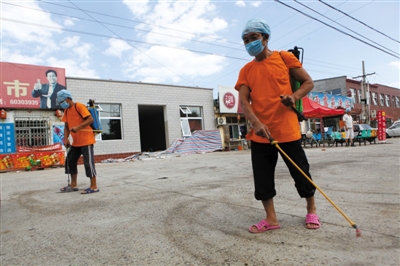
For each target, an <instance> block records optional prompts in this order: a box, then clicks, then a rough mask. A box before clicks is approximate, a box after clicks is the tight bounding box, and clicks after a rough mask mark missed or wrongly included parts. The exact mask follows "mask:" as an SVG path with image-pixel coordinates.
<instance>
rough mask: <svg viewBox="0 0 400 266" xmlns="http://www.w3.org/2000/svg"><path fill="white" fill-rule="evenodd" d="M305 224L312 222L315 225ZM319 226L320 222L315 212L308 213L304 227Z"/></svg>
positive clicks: (316, 227) (315, 227)
mask: <svg viewBox="0 0 400 266" xmlns="http://www.w3.org/2000/svg"><path fill="white" fill-rule="evenodd" d="M307 224H314V225H317V226H314V227H310V226H309V225H307ZM320 227H321V223H320V221H319V218H318V215H316V214H315V213H309V214H307V215H306V228H307V229H318V228H320Z"/></svg>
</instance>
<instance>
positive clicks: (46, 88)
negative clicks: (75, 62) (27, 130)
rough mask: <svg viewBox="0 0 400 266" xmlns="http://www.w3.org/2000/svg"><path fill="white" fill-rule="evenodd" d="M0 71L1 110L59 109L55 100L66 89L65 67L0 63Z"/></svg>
mask: <svg viewBox="0 0 400 266" xmlns="http://www.w3.org/2000/svg"><path fill="white" fill-rule="evenodd" d="M0 69H1V71H2V72H1V75H0V107H1V108H11V109H16V108H20V109H24V108H25V109H45V110H51V109H53V110H54V109H61V107H60V106H59V105H57V102H56V97H57V92H58V91H60V90H63V89H66V78H65V69H64V68H58V67H55V66H36V65H26V64H18V63H11V62H0ZM41 80H42V82H41ZM42 83H43V84H42ZM50 85H51V86H50ZM49 108H50V109H49Z"/></svg>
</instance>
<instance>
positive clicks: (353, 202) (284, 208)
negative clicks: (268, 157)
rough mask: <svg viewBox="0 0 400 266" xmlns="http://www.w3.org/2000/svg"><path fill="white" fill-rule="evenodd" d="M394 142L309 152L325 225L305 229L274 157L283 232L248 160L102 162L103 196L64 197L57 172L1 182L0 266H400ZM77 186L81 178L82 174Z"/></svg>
mask: <svg viewBox="0 0 400 266" xmlns="http://www.w3.org/2000/svg"><path fill="white" fill-rule="evenodd" d="M399 151H400V138H392V139H388V140H387V142H386V144H372V145H370V144H369V143H368V144H367V145H366V146H364V145H362V146H358V144H357V146H356V147H340V145H339V147H333V148H326V149H325V150H323V149H322V148H321V147H319V148H308V149H306V153H307V156H308V159H309V162H310V165H311V174H312V176H313V179H314V181H315V182H316V184H317V185H318V186H319V187H320V188H321V189H322V190H323V191H324V192H325V193H326V194H327V195H328V196H329V197H330V198H331V199H332V201H333V202H334V203H335V204H336V205H337V206H338V207H339V208H340V209H341V210H342V211H343V212H344V213H345V215H347V216H348V217H349V219H350V220H351V221H353V222H354V223H355V224H356V225H357V226H358V227H359V228H360V229H361V230H362V236H361V237H356V232H355V229H354V228H352V227H351V225H350V223H349V221H347V220H346V219H345V218H344V217H343V216H342V214H340V213H339V212H338V211H337V210H336V209H335V208H334V207H333V206H332V204H331V203H329V202H328V201H327V200H326V199H325V198H324V196H323V195H322V194H321V193H319V192H318V191H317V192H316V204H317V212H318V214H319V217H320V220H321V222H322V226H321V228H320V229H318V230H309V229H306V228H305V226H304V222H305V215H306V208H305V200H304V199H300V198H299V196H298V194H297V192H296V189H295V187H294V183H293V180H292V179H291V177H290V176H289V173H288V170H287V168H286V166H285V164H284V163H283V160H282V159H281V158H280V159H279V161H278V165H277V169H276V190H277V196H276V197H275V198H274V202H275V209H276V212H277V215H278V219H279V222H280V225H281V227H282V228H281V229H279V230H274V231H268V232H264V233H260V234H251V233H249V232H248V227H249V226H250V225H251V224H254V223H257V222H259V221H260V220H261V219H263V218H265V214H264V211H263V208H262V204H261V203H260V202H258V201H256V200H255V199H254V196H253V179H252V169H251V162H250V150H244V151H229V152H225V151H224V152H214V153H206V154H192V155H181V156H177V155H176V154H174V155H168V156H164V155H160V154H158V155H154V154H150V156H144V155H143V156H140V157H139V158H140V160H135V161H131V162H124V163H99V164H97V165H96V167H97V172H98V187H99V189H100V192H98V193H94V194H89V195H81V194H80V192H71V193H61V192H59V189H60V188H61V187H63V186H65V185H66V184H67V175H66V174H64V170H63V169H62V168H54V169H45V170H41V171H40V170H37V171H29V172H26V171H21V172H8V173H3V174H1V229H0V237H1V251H0V264H1V265H51V266H54V265H157V266H158V265H192V266H194V265H248V266H250V265H341V266H346V265H349V266H350V265H356V266H357V265H359V266H361V265H362V266H368V265H396V266H397V265H400V258H399V254H400V252H399V251H400V249H399V236H400V232H399V222H400V217H399V213H400V212H399V187H400V186H399V179H400V178H399V177H400V175H399V170H400V162H399ZM79 171H80V175H79V177H78V185H79V188H80V189H85V188H87V187H88V185H89V179H88V178H86V177H85V176H84V170H83V166H81V165H80V166H79Z"/></svg>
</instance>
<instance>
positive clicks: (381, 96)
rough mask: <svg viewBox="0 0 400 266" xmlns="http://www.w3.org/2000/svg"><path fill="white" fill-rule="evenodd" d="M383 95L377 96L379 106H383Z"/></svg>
mask: <svg viewBox="0 0 400 266" xmlns="http://www.w3.org/2000/svg"><path fill="white" fill-rule="evenodd" d="M383 98H384V97H383V94H379V102H380V103H381V106H385V104H384V102H383Z"/></svg>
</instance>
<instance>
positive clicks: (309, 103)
mask: <svg viewBox="0 0 400 266" xmlns="http://www.w3.org/2000/svg"><path fill="white" fill-rule="evenodd" d="M343 114H344V110H343V109H332V108H328V107H325V106H322V105H320V104H318V103H316V102H314V101H313V100H311V99H310V98H308V97H304V98H303V115H304V116H305V117H306V118H322V117H327V116H337V115H343Z"/></svg>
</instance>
